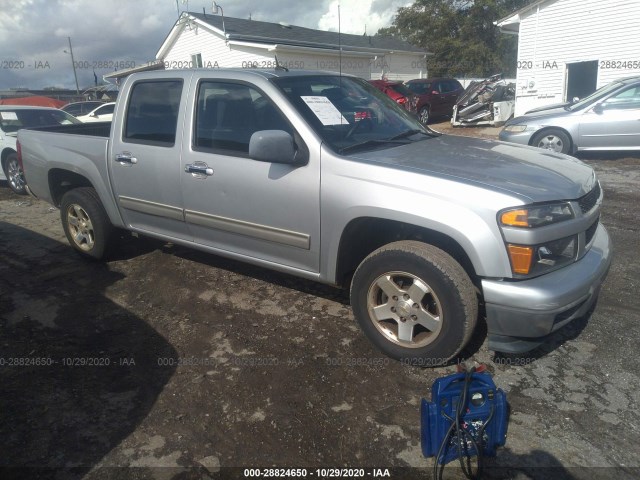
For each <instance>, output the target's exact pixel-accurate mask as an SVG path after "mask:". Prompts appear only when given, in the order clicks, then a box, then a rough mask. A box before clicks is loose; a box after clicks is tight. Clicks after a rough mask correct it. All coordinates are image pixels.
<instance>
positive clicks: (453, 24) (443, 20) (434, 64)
mask: <svg viewBox="0 0 640 480" xmlns="http://www.w3.org/2000/svg"><path fill="white" fill-rule="evenodd" d="M529 3H531V0H416V1H415V2H414V3H413V4H412V5H410V6H408V7H402V8H399V9H398V12H397V14H396V17H395V19H394V22H393V24H392V25H391V26H390V27H388V28H382V29H380V30H379V31H378V33H377V35H384V36H394V37H398V38H401V39H403V40H405V41H407V42H409V43H411V44H412V45H415V46H417V47H422V48H424V49H425V50H426V51H427V52H429V53H430V54H432V55H429V56H428V57H427V68H428V72H429V76H432V77H435V76H452V77H465V76H466V77H487V76H490V75H493V74H496V73H504V74H505V75H506V76H514V75H515V71H516V61H517V49H518V39H517V37H516V36H514V35H505V34H503V33H500V30H499V29H498V27H496V26H495V25H494V24H493V22H495V21H496V20H499V19H501V18H503V17H505V16H507V15H509V14H510V13H512V12H514V11H516V10H518V9H519V8H522V7H524V6H526V5H527V4H529Z"/></svg>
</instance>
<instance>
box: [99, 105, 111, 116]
mask: <svg viewBox="0 0 640 480" xmlns="http://www.w3.org/2000/svg"><path fill="white" fill-rule="evenodd" d="M113 107H115V105H105V106H104V107H100V108H99V109H98V110H96V115H109V114H110V113H113Z"/></svg>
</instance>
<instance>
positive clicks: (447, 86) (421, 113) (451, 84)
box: [369, 78, 464, 124]
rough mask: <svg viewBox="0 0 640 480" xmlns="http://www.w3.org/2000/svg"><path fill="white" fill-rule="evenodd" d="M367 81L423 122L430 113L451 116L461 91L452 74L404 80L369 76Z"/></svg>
mask: <svg viewBox="0 0 640 480" xmlns="http://www.w3.org/2000/svg"><path fill="white" fill-rule="evenodd" d="M369 83H371V84H372V85H373V86H374V87H376V88H377V89H378V90H380V91H382V92H384V93H386V94H387V95H388V96H389V97H391V98H392V99H394V100H395V101H396V102H397V103H399V104H401V105H403V106H404V107H405V108H406V109H407V110H408V111H410V112H411V113H414V114H416V115H417V116H418V118H419V119H420V121H421V122H422V123H423V124H427V123H428V122H429V120H430V119H431V118H432V117H440V116H451V113H452V112H453V106H454V105H455V104H456V101H457V100H458V97H459V96H460V95H462V92H464V88H463V87H462V85H461V84H460V82H458V80H456V79H455V78H419V79H415V80H409V81H408V82H405V83H402V82H399V81H389V80H370V81H369Z"/></svg>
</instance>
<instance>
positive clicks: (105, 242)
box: [60, 187, 113, 260]
mask: <svg viewBox="0 0 640 480" xmlns="http://www.w3.org/2000/svg"><path fill="white" fill-rule="evenodd" d="M60 218H61V220H62V227H63V229H64V233H65V235H66V236H67V240H69V243H70V244H71V246H72V247H73V248H75V249H76V251H77V252H79V253H80V254H81V255H83V256H85V257H90V258H94V259H98V260H99V259H101V258H103V257H104V256H105V254H106V253H107V249H108V247H109V243H110V242H109V240H110V239H111V237H112V234H113V226H112V225H111V222H110V221H109V217H108V216H107V212H105V210H104V207H103V206H102V203H101V202H100V199H99V198H98V194H97V193H96V191H95V190H94V189H93V188H89V187H82V188H75V189H73V190H69V191H68V192H67V193H65V194H64V196H63V197H62V201H61V202H60Z"/></svg>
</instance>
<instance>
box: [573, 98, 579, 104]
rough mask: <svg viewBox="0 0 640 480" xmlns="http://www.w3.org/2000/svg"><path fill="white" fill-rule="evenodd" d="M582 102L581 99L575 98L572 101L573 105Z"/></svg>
mask: <svg viewBox="0 0 640 480" xmlns="http://www.w3.org/2000/svg"><path fill="white" fill-rule="evenodd" d="M579 101H580V97H573V98H572V99H571V103H578V102H579Z"/></svg>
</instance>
